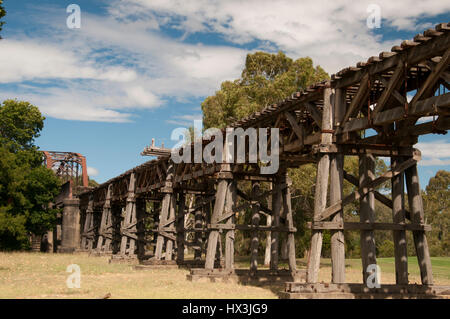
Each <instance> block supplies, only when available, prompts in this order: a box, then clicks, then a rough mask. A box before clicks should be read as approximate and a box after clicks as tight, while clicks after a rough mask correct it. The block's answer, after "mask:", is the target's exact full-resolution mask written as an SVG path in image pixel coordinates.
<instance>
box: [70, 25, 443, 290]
mask: <svg viewBox="0 0 450 319" xmlns="http://www.w3.org/2000/svg"><path fill="white" fill-rule="evenodd" d="M449 59H450V24H449V23H441V24H438V25H437V26H436V27H435V28H434V29H428V30H426V31H425V32H423V34H418V35H416V36H415V37H414V39H413V40H406V41H403V42H402V43H401V45H399V46H394V47H393V48H392V50H391V52H381V53H380V54H379V55H378V56H373V57H370V58H369V59H368V60H367V62H359V63H357V65H356V66H352V67H348V68H345V69H343V70H341V71H340V72H338V73H336V74H334V75H332V77H331V79H330V80H328V81H323V82H320V83H317V84H315V85H312V86H310V87H308V88H306V89H305V90H302V91H299V92H295V93H294V94H292V95H291V96H290V97H288V98H286V99H285V100H283V101H280V102H279V103H277V104H273V105H268V106H266V107H265V108H263V109H262V110H261V111H259V112H256V113H254V114H252V115H250V116H248V117H247V118H245V119H242V120H239V121H236V122H235V123H233V124H232V125H231V127H234V128H239V127H240V128H244V129H247V128H268V129H270V128H278V129H279V132H280V141H279V143H280V154H279V155H280V156H279V158H280V169H279V170H278V172H277V173H276V174H270V175H263V174H261V173H260V167H259V166H258V164H249V163H244V164H239V163H211V164H208V163H206V162H204V161H203V162H201V163H179V164H177V163H174V162H173V161H172V159H171V156H170V154H168V153H165V152H163V151H160V153H158V158H157V159H154V160H151V161H148V162H146V163H144V164H142V165H140V166H137V167H135V168H133V169H131V170H129V171H127V172H125V173H123V174H121V175H120V176H117V177H115V178H113V179H111V180H109V181H107V182H106V183H103V184H101V185H100V186H98V187H96V188H94V189H91V190H89V191H86V192H84V193H81V194H80V195H79V200H80V205H79V207H80V211H81V217H82V218H81V220H82V225H84V228H83V231H82V234H81V238H82V240H81V249H82V250H89V251H95V252H97V253H100V254H101V253H111V254H112V255H113V256H115V257H116V258H118V257H119V259H120V258H130V259H133V258H138V259H140V260H146V262H145V264H146V265H151V264H152V263H153V264H155V265H160V264H161V261H162V260H165V261H171V260H176V262H178V263H180V264H182V263H183V262H184V261H185V258H184V248H185V247H186V246H188V247H192V248H194V250H195V255H194V257H195V260H197V261H200V260H202V263H201V264H202V265H204V267H203V268H204V270H203V272H202V271H200V270H196V269H193V270H192V273H191V275H190V276H191V277H192V276H197V275H198V274H201V273H204V274H205V276H208V274H214V276H217V274H218V273H220V271H219V272H218V271H217V270H216V269H217V266H220V265H221V264H222V265H223V267H221V269H223V271H221V272H222V273H224V274H234V273H235V272H234V238H235V232H236V231H249V232H251V236H252V243H251V265H250V270H249V274H256V273H257V272H258V263H257V257H258V246H259V245H260V243H259V236H260V235H259V234H260V233H264V234H266V232H270V233H271V247H270V253H271V258H270V259H271V260H270V271H272V272H276V271H278V264H279V259H280V256H279V253H280V234H281V233H284V234H286V235H283V237H286V240H287V247H288V249H287V250H288V256H287V257H288V264H289V272H290V273H291V274H296V273H297V271H298V270H297V265H296V260H295V257H296V256H295V242H294V234H295V232H296V228H295V225H294V223H293V215H292V214H293V212H292V209H291V194H290V184H291V183H290V179H289V176H287V169H288V168H296V167H300V166H301V165H303V164H306V163H316V164H317V177H316V186H315V203H314V206H315V207H314V218H313V221H312V222H311V223H310V227H311V229H312V237H311V244H310V245H311V246H310V251H309V260H308V266H307V269H306V275H305V276H304V277H305V281H306V283H309V284H316V283H317V281H318V270H319V264H320V255H321V247H322V238H323V230H325V229H327V230H331V231H332V237H331V254H332V284H333V285H343V284H345V250H344V230H354V231H359V232H360V234H361V256H362V257H361V258H362V263H363V269H364V271H363V274H362V276H363V280H364V282H365V280H366V279H367V278H368V276H369V275H370V273H368V272H367V271H366V269H367V266H368V265H370V264H376V251H375V241H374V231H377V230H390V231H392V232H393V242H394V247H395V266H396V283H397V285H398V286H395V285H394V286H395V287H400V286H401V287H403V288H405V287H406V288H405V289H406V290H404V291H406V292H408V291H409V290H408V289H409V288H408V287H409V286H408V285H409V281H408V263H407V257H408V256H407V249H406V231H412V233H413V238H414V243H415V247H416V254H417V258H418V262H419V267H420V273H421V280H422V284H423V285H424V287H425V286H426V287H429V286H431V285H433V275H432V269H431V262H430V255H429V250H428V244H427V239H426V231H428V230H430V226H429V225H427V224H425V218H424V212H423V204H422V198H421V194H420V185H419V178H418V171H417V162H418V161H420V157H421V154H420V151H419V150H417V149H414V148H413V145H414V144H416V143H417V141H418V136H420V135H425V134H446V133H447V130H448V129H449V128H450V94H449V93H448V90H449V81H450V72H449V71H450V70H449ZM424 117H426V118H427V119H428V121H425V122H423V121H422V120H421V121H419V119H421V118H424ZM366 135H367V136H366ZM207 143H208V140H207V139H204V140H203V143H202V147H203V148H204V147H205V145H206V144H207ZM189 147H191V148H193V147H194V144H191V145H190V146H189ZM149 152H150V153H151V148H150V150H149ZM246 152H248V149H246ZM155 154H156V153H155ZM345 156H358V158H359V176H352V175H351V174H349V173H348V172H346V171H344V167H343V164H344V157H345ZM377 157H389V158H390V160H391V168H390V170H389V171H388V172H386V173H384V174H382V175H380V176H378V177H377V176H375V171H374V168H375V160H376V158H377ZM246 158H248V153H247V157H246ZM344 180H347V181H348V182H350V183H351V184H353V185H354V186H355V187H356V190H355V191H354V192H352V193H351V194H346V195H345V196H344V194H343V181H344ZM240 181H247V183H249V185H250V186H251V191H250V194H249V193H248V192H244V190H243V189H241V188H240V185H239V183H238V182H240ZM386 181H391V184H392V189H391V198H389V197H388V196H386V195H383V194H381V193H379V192H377V191H376V190H375V188H376V187H377V186H378V185H380V184H381V183H383V182H386ZM405 185H406V190H407V200H408V203H409V205H408V206H409V211H406V209H405V202H404V193H405ZM267 189H268V190H267ZM188 200H189V201H188ZM375 200H377V201H378V202H380V203H381V204H383V205H386V206H388V207H389V208H390V209H392V223H375V222H374V218H375V217H374V210H375V209H374V207H375ZM355 201H359V216H360V222H357V223H355V222H353V223H350V222H346V221H345V220H344V216H343V209H344V206H345V205H348V204H350V203H353V202H355ZM240 203H242V204H240ZM247 207H251V224H250V225H239V224H236V216H238V214H242V213H244V210H245V208H247ZM189 216H191V217H190V218H189ZM149 218H150V219H152V220H153V225H154V227H153V229H151V231H148V230H147V231H146V230H145V227H144V222H145V221H147V220H148V219H149ZM187 221H192V222H191V223H187ZM263 221H265V224H264V225H263ZM149 235H152V236H153V238H152V239H149V238H150V237H151V236H149ZM150 246H151V247H153V252H151V254H149V252H148V249H146V247H150ZM150 257H151V258H150ZM215 267H216V268H215ZM301 284H304V283H298V282H294V283H288V284H287V286H286V292H285V296H286V297H289V298H296V297H302V296H303V297H304V296H305V295H302V296H300V295H299V291H301V289H300V288H298V287H299V286H298V285H301ZM333 287H335V286H333ZM345 287H348V286H345ZM352 287H353V286H352ZM321 289H322V288H321ZM343 289H344V290H345V289H347V288H343ZM352 289H359V290H358V291H359V292H358V293H363V294H364V292H365V291H366V290H364V289H362V288H361V289H360V288H354V287H353V288H352ZM352 289H350V288H348V289H347V290H348V291H347V290H345V293H352ZM395 289H397V288H395ZM395 289H394V288H393V290H395ZM411 289H412V288H411ZM423 289H425V288H423ZM391 290H392V289H391ZM391 290H389V289H388V290H385V293H387V294H388V293H392V291H393V290H392V291H391ZM397 290H398V289H397ZM397 290H395V291H397ZM419 290H420V289H419ZM425 290H426V291H427V292H428V291H429V290H427V289H425ZM425 290H424V291H425ZM380 291H381V292H382V291H383V290H380ZM380 291H378V292H377V293H380ZM323 292H324V289H322V290H321V293H322V295H321V296H324V295H323ZM308 293H310V291H308ZM392 294H393V295H395V294H394V293H392ZM325 296H326V294H325ZM420 296H422V295H420V294H419V297H420ZM426 296H427V297H429V294H428V293H427V294H426Z"/></svg>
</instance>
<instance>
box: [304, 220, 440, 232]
mask: <svg viewBox="0 0 450 319" xmlns="http://www.w3.org/2000/svg"><path fill="white" fill-rule="evenodd" d="M307 227H308V228H311V229H319V230H323V229H328V230H355V231H361V230H365V231H368V230H370V231H373V230H390V231H406V230H410V231H431V226H430V225H427V224H412V223H411V224H407V223H401V224H395V223H361V222H343V223H342V222H317V221H315V222H312V223H310V222H308V223H307Z"/></svg>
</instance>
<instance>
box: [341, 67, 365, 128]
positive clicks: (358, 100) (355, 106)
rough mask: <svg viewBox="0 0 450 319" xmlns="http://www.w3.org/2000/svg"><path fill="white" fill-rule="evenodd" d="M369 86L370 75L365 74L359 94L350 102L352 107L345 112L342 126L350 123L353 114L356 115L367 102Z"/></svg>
mask: <svg viewBox="0 0 450 319" xmlns="http://www.w3.org/2000/svg"><path fill="white" fill-rule="evenodd" d="M368 85H369V74H365V75H364V76H363V78H362V79H361V82H360V85H359V89H358V92H356V95H355V96H354V97H353V99H352V101H351V102H350V106H349V107H348V109H347V111H346V112H345V115H344V118H343V119H342V122H341V126H342V125H343V124H345V123H346V122H347V121H348V119H349V118H350V117H351V116H352V115H353V114H355V113H356V112H357V111H358V110H359V109H360V108H361V107H362V105H363V103H364V102H365V101H366V100H367V97H368V96H369V87H368Z"/></svg>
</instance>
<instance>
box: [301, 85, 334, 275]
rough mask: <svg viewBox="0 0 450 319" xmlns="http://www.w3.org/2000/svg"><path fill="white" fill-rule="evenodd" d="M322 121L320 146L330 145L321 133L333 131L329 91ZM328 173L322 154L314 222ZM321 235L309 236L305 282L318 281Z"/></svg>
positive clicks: (324, 201) (328, 137) (323, 198)
mask: <svg viewBox="0 0 450 319" xmlns="http://www.w3.org/2000/svg"><path fill="white" fill-rule="evenodd" d="M322 115H323V119H322V136H321V142H322V144H330V143H331V142H332V135H333V134H329V133H325V132H323V131H324V130H328V131H329V130H332V129H333V112H332V107H331V89H329V88H328V89H325V90H324V107H323V114H322ZM329 173H330V155H329V154H327V153H323V154H322V157H321V158H320V160H319V163H318V165H317V175H316V187H315V196H314V220H316V219H317V218H318V217H319V216H320V214H321V212H322V211H323V210H324V209H325V207H326V206H327V192H328V177H329ZM322 240H323V234H322V232H321V231H318V230H313V231H312V236H311V247H310V251H309V260H308V266H307V267H308V269H307V275H306V282H308V283H314V282H317V280H318V274H319V267H320V255H321V252H322Z"/></svg>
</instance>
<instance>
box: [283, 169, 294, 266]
mask: <svg viewBox="0 0 450 319" xmlns="http://www.w3.org/2000/svg"><path fill="white" fill-rule="evenodd" d="M282 183H283V184H285V185H286V188H284V189H283V191H282V197H283V198H282V200H283V212H284V214H285V218H286V223H285V225H286V227H287V228H288V229H292V228H294V217H293V213H292V204H291V190H290V187H289V186H290V184H292V183H291V181H290V179H289V176H287V173H286V174H284V175H283V179H282ZM287 252H288V263H289V271H290V272H291V274H295V273H296V272H297V261H296V258H295V236H294V233H293V232H289V233H288V234H287Z"/></svg>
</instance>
